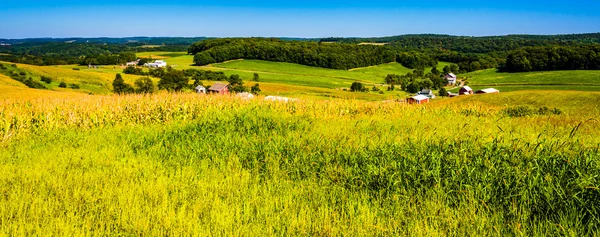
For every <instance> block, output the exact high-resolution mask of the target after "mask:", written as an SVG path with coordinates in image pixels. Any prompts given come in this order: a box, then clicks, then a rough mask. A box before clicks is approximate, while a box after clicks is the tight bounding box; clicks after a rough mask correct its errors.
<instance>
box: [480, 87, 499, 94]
mask: <svg viewBox="0 0 600 237" xmlns="http://www.w3.org/2000/svg"><path fill="white" fill-rule="evenodd" d="M498 93H500V91H499V90H496V89H494V88H487V89H483V90H478V91H477V92H475V94H498Z"/></svg>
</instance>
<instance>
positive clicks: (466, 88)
mask: <svg viewBox="0 0 600 237" xmlns="http://www.w3.org/2000/svg"><path fill="white" fill-rule="evenodd" d="M458 94H459V95H472V94H473V89H471V87H469V86H463V87H461V88H460V90H459V91H458Z"/></svg>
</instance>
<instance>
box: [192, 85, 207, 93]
mask: <svg viewBox="0 0 600 237" xmlns="http://www.w3.org/2000/svg"><path fill="white" fill-rule="evenodd" d="M194 90H196V93H198V94H206V87H204V86H196V88H195V89H194Z"/></svg>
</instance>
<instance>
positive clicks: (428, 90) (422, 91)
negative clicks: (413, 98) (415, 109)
mask: <svg viewBox="0 0 600 237" xmlns="http://www.w3.org/2000/svg"><path fill="white" fill-rule="evenodd" d="M419 94H421V95H429V94H431V90H430V89H423V90H421V92H419Z"/></svg>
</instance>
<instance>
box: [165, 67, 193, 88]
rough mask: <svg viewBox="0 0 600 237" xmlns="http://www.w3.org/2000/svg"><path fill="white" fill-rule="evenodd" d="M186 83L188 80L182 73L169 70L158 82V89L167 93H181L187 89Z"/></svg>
mask: <svg viewBox="0 0 600 237" xmlns="http://www.w3.org/2000/svg"><path fill="white" fill-rule="evenodd" d="M188 83H189V78H187V77H185V75H183V71H178V70H169V71H168V72H165V75H164V76H163V77H161V78H160V81H158V88H159V89H161V90H168V91H181V90H183V89H185V88H187V87H189V85H188Z"/></svg>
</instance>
